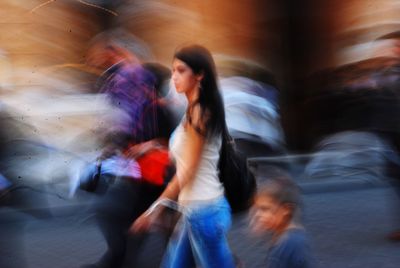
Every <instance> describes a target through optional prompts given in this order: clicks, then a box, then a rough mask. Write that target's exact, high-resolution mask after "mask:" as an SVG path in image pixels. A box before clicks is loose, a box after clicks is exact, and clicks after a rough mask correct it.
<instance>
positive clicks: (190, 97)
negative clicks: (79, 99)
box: [185, 88, 199, 106]
mask: <svg viewBox="0 0 400 268" xmlns="http://www.w3.org/2000/svg"><path fill="white" fill-rule="evenodd" d="M198 92H199V91H198V89H197V88H193V89H192V90H190V91H188V92H186V93H185V94H186V99H187V101H188V104H189V106H190V105H192V104H193V103H195V102H196V101H197V100H198V98H199V93H198Z"/></svg>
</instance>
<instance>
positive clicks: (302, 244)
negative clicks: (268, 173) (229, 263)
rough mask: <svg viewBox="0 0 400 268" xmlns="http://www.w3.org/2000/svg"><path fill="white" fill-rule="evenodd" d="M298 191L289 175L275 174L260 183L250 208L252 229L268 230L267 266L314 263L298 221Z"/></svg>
mask: <svg viewBox="0 0 400 268" xmlns="http://www.w3.org/2000/svg"><path fill="white" fill-rule="evenodd" d="M300 202H301V198H300V191H299V188H298V187H297V185H295V184H294V182H293V181H292V180H291V178H290V177H289V176H288V175H284V174H281V175H278V176H277V177H274V178H270V179H269V180H267V181H266V182H265V183H264V185H261V186H260V187H259V189H258V191H257V193H256V196H255V199H254V204H253V208H252V211H251V215H252V216H251V229H252V231H253V232H254V233H256V234H263V233H266V232H267V233H270V234H271V240H270V243H269V248H268V253H267V258H266V266H265V267H268V268H275V267H280V268H300V267H301V268H305V267H313V260H312V257H311V250H310V247H309V242H308V238H307V235H306V232H305V230H304V227H303V226H302V225H301V223H300V219H299V218H300V217H299V214H300Z"/></svg>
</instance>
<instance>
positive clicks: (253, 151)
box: [217, 55, 285, 156]
mask: <svg viewBox="0 0 400 268" xmlns="http://www.w3.org/2000/svg"><path fill="white" fill-rule="evenodd" d="M217 60H218V67H219V70H220V74H221V77H220V80H219V82H220V88H221V93H222V97H223V99H224V105H225V111H226V122H227V125H228V128H229V132H230V134H231V135H232V137H233V138H234V139H235V143H236V145H237V148H238V149H239V150H240V151H242V152H245V154H246V155H247V156H266V155H274V154H281V153H284V152H285V142H284V135H283V130H282V127H281V122H280V121H281V118H280V108H279V97H280V96H279V91H278V90H277V86H276V82H275V79H274V76H273V74H272V73H271V72H269V71H268V70H267V69H266V68H265V67H264V66H262V65H260V64H258V63H257V62H254V61H251V60H247V59H244V58H238V57H230V56H226V55H221V56H220V57H219V58H217Z"/></svg>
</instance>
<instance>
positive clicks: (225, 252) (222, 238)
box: [161, 197, 235, 268]
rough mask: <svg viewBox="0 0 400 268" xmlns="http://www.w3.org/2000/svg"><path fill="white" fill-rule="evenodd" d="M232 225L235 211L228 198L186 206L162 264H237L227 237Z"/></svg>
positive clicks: (179, 267)
mask: <svg viewBox="0 0 400 268" xmlns="http://www.w3.org/2000/svg"><path fill="white" fill-rule="evenodd" d="M230 226H231V211H230V207H229V204H228V202H227V200H226V199H225V197H221V198H219V199H216V200H215V201H212V202H207V203H196V204H193V205H190V206H189V207H186V208H185V212H184V214H183V217H182V219H181V220H180V222H179V223H178V225H177V227H176V229H175V232H174V234H173V235H172V237H171V240H170V242H169V245H168V247H167V251H166V253H165V256H164V259H163V262H162V264H161V267H163V268H189V267H195V266H197V267H202V268H231V267H235V265H234V260H233V257H232V254H231V251H230V248H229V245H228V241H227V238H226V234H227V232H228V230H229V228H230Z"/></svg>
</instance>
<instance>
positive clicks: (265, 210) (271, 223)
mask: <svg viewBox="0 0 400 268" xmlns="http://www.w3.org/2000/svg"><path fill="white" fill-rule="evenodd" d="M289 214H290V209H289V208H288V206H285V205H281V204H279V203H278V202H276V201H275V200H274V199H273V198H271V197H267V196H258V197H256V199H255V201H254V205H253V208H252V218H251V227H252V230H253V231H255V232H265V231H271V232H275V231H278V230H279V229H281V228H284V226H286V224H287V221H288V220H289Z"/></svg>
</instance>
